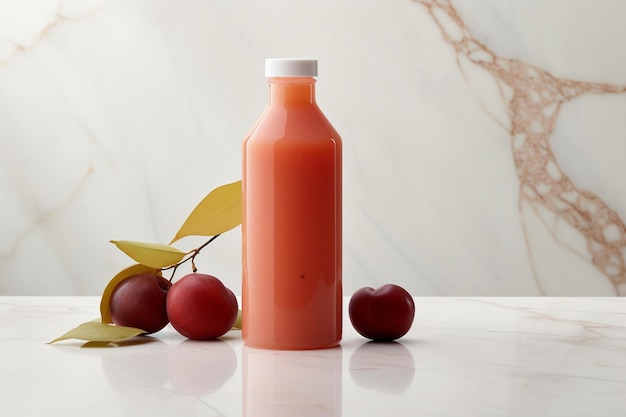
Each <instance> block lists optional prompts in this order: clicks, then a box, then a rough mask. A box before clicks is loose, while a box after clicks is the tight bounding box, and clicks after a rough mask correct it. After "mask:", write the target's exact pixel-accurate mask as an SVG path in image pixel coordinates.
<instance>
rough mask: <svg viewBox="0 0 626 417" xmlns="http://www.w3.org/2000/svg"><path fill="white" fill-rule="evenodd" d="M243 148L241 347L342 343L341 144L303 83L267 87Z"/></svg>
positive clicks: (310, 85)
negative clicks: (266, 97)
mask: <svg viewBox="0 0 626 417" xmlns="http://www.w3.org/2000/svg"><path fill="white" fill-rule="evenodd" d="M269 84H270V88H269V92H270V102H269V105H268V107H267V108H266V109H265V111H264V113H263V114H262V116H261V117H260V119H259V121H258V122H257V123H256V125H255V127H254V128H253V129H252V130H251V132H250V133H249V134H248V136H247V137H246V139H245V140H244V144H243V178H242V180H243V220H242V231H243V282H242V311H243V320H242V326H243V329H242V330H243V339H244V343H245V344H246V345H248V346H252V347H259V348H267V349H319V348H328V347H333V346H336V345H338V344H339V342H340V341H341V330H342V329H341V325H342V324H341V320H342V317H341V314H342V290H341V288H342V279H341V268H342V259H341V258H342V254H341V244H342V243H341V240H342V237H341V196H342V190H341V183H342V162H341V161H342V144H341V138H340V137H339V135H338V134H337V132H336V131H335V129H334V128H333V127H332V125H331V124H330V122H328V120H327V119H326V117H325V116H324V115H323V113H322V112H321V110H320V109H319V107H318V106H317V104H316V101H315V80H314V79H313V78H310V77H296V78H288V77H278V78H270V80H269Z"/></svg>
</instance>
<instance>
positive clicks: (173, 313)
mask: <svg viewBox="0 0 626 417" xmlns="http://www.w3.org/2000/svg"><path fill="white" fill-rule="evenodd" d="M109 310H110V312H111V320H112V321H113V323H115V324H116V325H118V326H129V327H136V328H138V329H142V330H145V331H146V332H147V333H155V332H158V331H159V330H161V329H162V328H163V327H165V326H166V325H167V323H172V327H174V329H176V330H177V331H178V332H179V333H180V334H182V335H183V336H185V337H187V338H189V339H195V340H210V339H215V338H218V337H220V336H222V335H224V334H225V333H226V332H227V331H229V330H230V329H231V328H232V327H233V324H234V323H235V320H236V319H237V312H238V310H239V307H238V305H237V299H236V298H235V294H233V292H232V291H231V290H230V289H228V288H227V287H225V286H224V284H223V283H222V282H221V281H220V280H219V279H217V278H215V277H214V276H212V275H206V274H199V273H192V274H189V275H185V276H184V277H182V278H181V279H179V280H178V281H176V282H175V283H173V284H172V283H171V282H170V281H168V280H167V279H165V278H163V277H161V276H158V275H154V274H140V275H134V276H131V277H128V278H126V279H125V280H123V281H122V282H120V283H119V284H118V285H117V287H115V289H114V290H113V292H112V293H111V300H110V302H109Z"/></svg>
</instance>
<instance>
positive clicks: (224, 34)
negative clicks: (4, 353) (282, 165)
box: [0, 0, 626, 295]
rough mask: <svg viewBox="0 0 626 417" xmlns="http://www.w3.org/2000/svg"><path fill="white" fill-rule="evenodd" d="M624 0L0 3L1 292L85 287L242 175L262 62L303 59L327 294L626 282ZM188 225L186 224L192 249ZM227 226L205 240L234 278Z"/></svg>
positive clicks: (522, 291)
mask: <svg viewBox="0 0 626 417" xmlns="http://www.w3.org/2000/svg"><path fill="white" fill-rule="evenodd" d="M625 15H626V3H625V2H623V1H620V0H602V1H594V2H590V1H585V0H582V1H578V0H571V1H565V0H549V1H546V0H541V1H539V0H535V1H524V2H518V1H513V0H510V1H504V0H468V1H458V0H455V1H447V0H391V1H389V0H341V1H333V0H318V1H315V2H313V1H310V0H309V1H300V0H295V1H293V0H269V1H254V0H222V1H209V0H204V1H202V0H182V1H177V2H174V1H165V0H161V1H153V0H130V1H128V0H89V1H86V0H65V1H59V0H56V1H55V0H28V1H20V0H0V294H99V293H100V292H101V291H102V289H103V288H104V285H105V284H106V282H107V281H108V279H109V278H110V277H111V276H113V275H114V274H115V273H116V272H117V271H118V270H120V269H122V268H123V267H125V266H126V265H128V264H129V263H130V261H129V260H128V259H127V258H126V257H125V256H124V255H123V254H122V253H121V252H119V251H118V250H117V249H116V248H115V247H114V246H113V245H111V244H110V243H108V241H109V240H110V239H132V240H143V241H151V242H162V243H167V242H169V240H170V239H171V237H172V236H173V234H174V233H175V232H176V230H177V229H178V227H179V226H180V225H181V224H182V221H183V220H184V219H185V217H186V216H187V214H188V213H189V211H190V210H191V209H192V208H193V207H194V206H195V205H196V204H197V203H198V202H199V201H200V199H201V198H202V197H204V195H206V193H208V192H209V191H210V190H211V189H212V188H214V187H216V186H218V185H221V184H224V183H227V182H231V181H235V180H237V179H239V178H240V169H241V165H240V145H241V140H242V138H243V136H244V135H245V133H246V132H247V130H248V129H249V128H250V127H251V125H252V123H253V122H254V121H255V119H256V117H257V116H258V115H259V114H260V112H261V111H262V109H263V107H264V106H265V102H266V83H265V79H264V78H263V60H264V58H266V57H277V56H307V57H316V58H318V59H319V60H320V76H319V81H318V100H319V103H320V105H321V106H322V108H323V109H324V111H325V113H326V114H327V116H328V117H329V119H330V120H331V121H332V122H333V123H334V125H335V126H336V128H337V129H338V131H339V132H341V133H342V136H343V140H344V147H345V159H344V170H345V174H344V175H345V183H344V186H345V194H344V204H345V213H344V234H345V249H344V253H345V257H344V274H345V283H344V288H345V292H346V293H347V294H350V293H351V292H352V291H354V290H355V289H356V288H358V287H361V286H365V285H372V286H377V285H381V284H383V283H386V282H395V283H398V284H400V285H404V286H405V287H406V288H407V289H409V290H410V291H411V292H412V293H413V294H414V295H623V294H625V293H626V227H625V219H626V188H625V187H624V185H623V182H624V179H625V178H626V175H625V174H626V164H624V155H626V117H624V116H625V115H626V55H624V54H623V51H625V50H626V33H625V30H626V29H624V26H623V16H625ZM201 242H202V240H201V239H199V240H193V239H190V240H185V241H182V242H181V244H180V245H179V247H181V248H182V249H191V248H193V247H195V246H197V245H198V244H200V243H201ZM239 258H240V232H239V229H236V231H233V232H229V233H227V234H226V235H224V236H222V237H220V238H219V239H218V240H216V241H215V242H214V243H213V244H212V245H211V246H210V247H209V248H207V249H206V250H205V251H203V253H202V254H201V255H200V256H199V257H198V261H197V265H198V267H199V268H200V269H201V270H203V271H205V272H207V273H212V274H214V275H217V276H219V277H220V278H221V279H222V280H223V281H224V282H225V283H226V284H227V285H228V286H230V287H231V288H233V289H234V290H235V292H238V291H239V286H240V284H239V280H240V263H239Z"/></svg>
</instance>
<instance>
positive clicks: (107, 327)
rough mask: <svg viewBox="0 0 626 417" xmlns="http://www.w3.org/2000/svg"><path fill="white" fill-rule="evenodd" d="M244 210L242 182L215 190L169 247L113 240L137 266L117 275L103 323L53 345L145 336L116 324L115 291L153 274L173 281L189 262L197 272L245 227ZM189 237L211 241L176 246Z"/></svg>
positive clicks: (106, 294) (103, 305)
mask: <svg viewBox="0 0 626 417" xmlns="http://www.w3.org/2000/svg"><path fill="white" fill-rule="evenodd" d="M241 209H242V207H241V181H237V182H233V183H230V184H226V185H223V186H221V187H217V188H215V189H214V190H213V191H211V192H210V193H209V194H208V195H207V196H206V197H205V198H204V199H203V200H202V201H200V203H199V204H198V205H197V206H196V207H195V208H194V209H193V210H192V212H191V213H190V214H189V216H188V217H187V219H186V220H185V222H184V223H183V225H182V226H181V228H180V229H179V230H178V232H176V234H175V236H174V238H173V239H172V241H171V242H170V243H169V244H162V243H147V242H138V241H132V240H112V241H111V243H113V244H115V245H116V246H117V247H118V248H119V249H120V250H121V251H122V252H124V253H125V254H126V255H128V256H129V257H130V258H131V259H133V260H134V261H135V262H137V263H136V264H134V265H131V266H129V267H128V268H125V269H123V270H122V271H120V272H119V273H117V274H116V275H115V276H114V277H113V278H112V279H111V280H110V281H109V282H108V284H107V285H106V287H105V288H104V291H103V293H102V297H101V299H100V316H101V317H100V321H93V322H88V323H83V324H82V325H80V326H78V327H76V328H74V329H72V330H70V331H69V332H67V333H65V334H64V335H62V336H60V337H58V338H56V339H54V340H53V341H52V342H50V343H54V342H58V341H60V340H66V339H80V340H86V341H89V342H93V341H97V342H104V341H107V342H115V341H119V340H122V339H126V338H128V337H131V336H135V335H137V334H140V333H142V332H143V331H141V330H140V329H134V328H128V327H123V326H115V325H113V324H112V323H113V321H112V320H111V313H110V311H109V303H110V300H111V294H112V293H113V290H114V289H115V287H116V286H117V285H118V284H119V283H120V282H122V281H123V280H125V279H126V278H128V277H131V276H133V275H138V274H144V273H150V274H156V275H160V276H162V274H163V271H166V270H172V275H171V277H170V281H171V280H172V279H173V278H174V274H175V273H176V269H177V268H178V267H179V266H180V265H182V264H183V263H185V262H189V261H191V265H192V270H193V271H194V272H196V266H195V263H194V259H195V257H196V256H197V255H198V254H199V253H200V251H202V249H204V248H205V247H206V246H208V245H209V244H210V243H211V242H213V241H214V240H215V239H216V238H217V237H218V236H220V235H221V234H222V233H225V232H227V231H229V230H231V229H234V228H235V227H237V226H239V225H240V224H241ZM187 236H211V238H210V239H209V240H208V241H207V242H205V243H203V244H202V245H201V246H199V247H197V248H195V249H192V250H190V251H188V252H185V251H182V250H180V249H178V248H176V247H174V246H172V243H174V242H176V241H178V240H180V239H182V238H184V237H187Z"/></svg>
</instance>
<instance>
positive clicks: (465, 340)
mask: <svg viewBox="0 0 626 417" xmlns="http://www.w3.org/2000/svg"><path fill="white" fill-rule="evenodd" d="M345 301H346V303H344V305H345V304H347V299H346V300H345ZM415 301H416V308H417V310H416V319H415V322H414V325H413V328H412V329H411V331H410V332H409V333H408V334H407V335H406V336H405V337H403V338H402V339H400V340H399V341H398V342H397V343H386V344H377V343H370V342H367V340H365V339H363V338H362V337H360V336H359V335H358V334H357V333H356V332H355V331H354V330H353V328H352V326H351V325H350V323H349V320H348V319H347V316H346V317H344V339H343V342H342V344H341V347H339V348H335V349H328V350H319V351H300V352H283V351H266V350H257V349H252V348H247V347H245V346H244V345H243V343H242V340H241V336H240V334H239V332H237V331H231V332H229V333H228V334H226V335H225V336H224V337H223V338H222V339H221V340H218V341H212V342H193V341H189V340H186V339H185V338H183V337H182V336H180V335H178V334H177V333H176V332H175V331H174V330H173V329H172V328H171V327H169V326H168V327H166V328H165V329H164V330H162V331H161V332H159V333H157V334H155V335H154V337H151V338H148V337H139V338H136V339H132V340H131V341H129V342H127V343H122V345H123V346H119V347H109V348H88V347H82V348H81V345H82V343H81V342H79V341H65V342H60V343H58V344H54V345H48V344H46V342H48V341H49V340H51V339H53V338H54V337H56V336H59V335H60V334H62V333H64V332H65V331H66V330H69V329H70V328H72V327H74V326H76V325H78V324H80V323H82V322H85V321H88V320H91V319H94V318H95V317H97V315H98V298H97V297H6V296H5V297H0V375H1V377H0V399H1V401H0V415H4V416H43V415H70V416H73V415H76V416H78V415H81V416H85V415H88V416H111V415H120V416H124V415H150V416H151V417H157V416H172V415H176V416H188V415H189V416H241V415H243V416H255V417H256V416H305V415H306V416H340V415H343V416H380V415H385V414H389V413H391V414H393V415H396V416H397V415H402V416H404V415H406V416H524V417H528V416H568V417H572V416H604V417H608V416H623V415H624V405H626V301H625V300H623V299H619V298H439V297H437V298H416V300H415Z"/></svg>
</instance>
